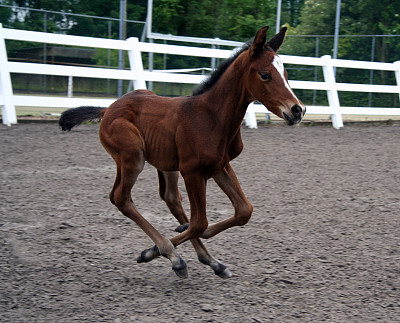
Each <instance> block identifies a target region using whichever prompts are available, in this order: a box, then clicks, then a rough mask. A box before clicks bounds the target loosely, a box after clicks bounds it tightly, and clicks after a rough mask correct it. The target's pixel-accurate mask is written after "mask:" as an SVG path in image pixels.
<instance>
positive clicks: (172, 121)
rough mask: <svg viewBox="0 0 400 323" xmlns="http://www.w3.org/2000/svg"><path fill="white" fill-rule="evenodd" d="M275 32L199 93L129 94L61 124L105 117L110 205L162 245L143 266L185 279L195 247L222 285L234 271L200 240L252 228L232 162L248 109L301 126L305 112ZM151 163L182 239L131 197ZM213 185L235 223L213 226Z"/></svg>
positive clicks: (262, 34)
mask: <svg viewBox="0 0 400 323" xmlns="http://www.w3.org/2000/svg"><path fill="white" fill-rule="evenodd" d="M267 30H268V27H264V28H261V29H260V30H258V32H257V34H256V36H255V38H254V41H253V42H252V43H251V44H247V45H245V46H244V47H243V48H242V49H241V50H240V51H238V52H237V53H236V54H235V55H234V56H233V57H231V58H230V59H228V60H226V61H224V62H223V63H222V64H221V66H220V67H219V68H218V69H217V70H216V71H215V72H213V73H212V74H211V76H210V77H209V78H208V79H207V80H206V81H205V82H204V83H203V84H201V85H200V86H199V87H198V88H196V89H195V91H194V93H193V95H192V96H187V97H177V98H166V97H160V96H157V95H155V94H154V93H152V92H150V91H147V90H137V91H133V92H130V93H128V94H126V95H124V96H123V97H122V98H120V99H119V100H117V101H115V102H114V103H113V104H112V105H111V106H110V107H109V108H107V109H105V108H98V107H79V108H76V109H71V110H67V111H66V112H64V113H63V114H62V116H61V118H60V126H61V127H62V129H63V130H71V128H73V127H74V126H76V125H78V124H80V123H81V122H83V121H87V120H92V119H95V118H102V122H101V126H100V133H99V136H100V141H101V143H102V145H103V146H104V148H105V149H106V150H107V152H108V153H109V154H110V155H111V157H112V158H113V159H114V161H115V163H116V166H117V175H116V179H115V183H114V186H113V188H112V190H111V192H110V200H111V202H112V203H113V204H114V205H116V207H117V208H118V209H119V210H120V211H121V212H122V213H123V214H124V215H126V216H127V217H129V218H130V219H132V220H133V221H134V222H135V223H136V224H137V225H138V226H139V227H140V228H141V229H142V230H143V231H144V232H145V233H146V234H147V235H148V236H149V237H150V238H151V239H152V240H153V242H154V243H155V246H154V247H152V248H149V249H146V250H144V251H143V252H142V253H141V254H140V256H139V257H138V258H137V261H138V262H148V261H151V260H152V259H154V258H156V257H158V256H160V255H162V256H165V257H167V258H168V259H169V260H170V261H171V263H172V269H173V270H174V271H175V273H176V274H177V275H178V276H179V277H187V266H186V263H185V261H184V260H183V259H182V257H181V256H180V255H179V254H178V253H177V251H176V249H175V247H176V246H178V245H180V244H181V243H183V242H185V241H187V240H190V241H191V243H192V244H193V246H194V248H195V250H196V252H197V255H198V258H199V260H200V261H201V262H202V263H204V264H206V265H208V266H210V267H211V268H212V269H213V270H214V272H215V273H216V274H217V275H219V276H220V277H222V278H227V277H231V275H232V274H231V272H230V271H229V269H228V268H227V267H226V266H225V265H223V264H222V263H221V262H219V261H218V260H216V259H215V258H213V257H212V256H211V255H210V253H209V252H208V251H207V249H206V248H205V247H204V245H203V243H202V241H201V240H200V238H204V239H208V238H210V237H213V236H215V235H216V234H218V233H219V232H221V231H223V230H226V229H228V228H230V227H233V226H241V225H244V224H246V223H247V222H248V221H249V219H250V216H251V214H252V211H253V207H252V205H251V204H250V202H249V201H248V200H247V198H246V196H245V195H244V193H243V191H242V189H241V187H240V185H239V182H238V180H237V178H236V175H235V172H234V171H233V169H232V167H231V165H230V161H231V160H232V159H234V158H236V157H237V156H238V155H239V154H240V153H241V151H242V149H243V143H242V139H241V133H240V127H241V123H242V120H243V117H244V115H245V113H246V109H247V106H248V105H249V104H250V103H251V102H252V101H255V100H258V101H260V102H261V103H262V104H264V105H265V106H266V107H268V109H269V110H270V111H271V112H273V113H274V114H276V115H277V116H279V117H281V118H283V119H284V120H285V121H286V123H287V124H288V125H294V124H297V123H299V122H300V121H301V119H302V118H303V116H304V114H305V111H306V109H305V107H304V105H303V104H302V103H301V102H300V100H299V99H298V98H297V97H296V95H295V94H294V93H293V91H292V89H291V88H290V87H289V84H288V80H287V74H286V71H285V69H284V67H283V64H282V61H281V59H280V58H279V56H278V55H277V54H276V52H277V50H278V49H279V47H280V46H281V44H282V42H283V40H284V37H285V33H286V28H282V29H281V31H280V32H279V33H278V34H276V35H275V36H274V37H273V38H272V39H271V40H270V41H268V42H266V35H267ZM145 161H147V162H148V163H150V164H151V165H153V166H154V167H155V168H157V170H158V177H159V193H160V196H161V198H162V199H163V200H164V201H165V202H166V204H167V206H168V208H169V210H170V211H171V213H172V214H173V215H174V217H175V218H176V219H177V220H178V221H179V223H180V226H179V227H178V228H177V231H178V232H179V234H177V235H176V236H174V237H173V238H172V239H167V238H166V237H164V236H163V235H161V234H160V233H159V232H158V231H157V230H156V229H155V228H154V227H153V226H152V225H151V224H150V223H149V222H148V221H147V220H146V219H145V218H144V217H143V216H142V215H141V214H140V213H139V211H138V210H137V208H136V206H135V204H134V202H133V200H132V198H131V190H132V187H133V185H134V184H135V182H136V179H137V177H138V175H139V174H140V172H141V171H142V169H143V167H144V163H145ZM179 173H180V174H181V175H182V177H183V179H184V183H185V186H186V190H187V194H188V197H189V201H190V212H191V215H190V220H189V219H188V217H187V216H186V214H185V211H184V209H183V207H182V203H181V201H182V196H181V193H180V191H179V189H178V177H179ZM210 178H213V179H214V180H215V182H216V183H217V184H218V186H219V187H220V188H221V189H222V191H223V192H224V193H225V194H226V195H227V196H228V197H229V199H230V200H231V202H232V205H233V207H234V209H235V213H234V215H233V216H231V217H229V218H227V219H225V220H223V221H220V222H217V223H215V224H212V225H208V221H207V216H206V184H207V180H208V179H210Z"/></svg>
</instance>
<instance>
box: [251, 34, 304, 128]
mask: <svg viewBox="0 0 400 323" xmlns="http://www.w3.org/2000/svg"><path fill="white" fill-rule="evenodd" d="M286 29H287V28H286V27H284V28H282V29H281V30H280V32H279V33H278V34H276V35H275V36H274V37H273V38H272V39H271V40H269V41H268V42H267V41H266V39H267V30H268V27H263V28H261V29H260V30H259V31H258V32H257V34H256V36H255V38H254V41H253V43H252V44H251V45H250V48H249V51H248V53H249V57H248V59H249V64H250V69H249V74H248V77H247V82H246V87H247V91H248V93H250V95H251V97H252V98H253V99H254V100H257V101H259V102H261V103H262V104H263V105H265V106H266V107H267V108H268V110H270V111H271V112H272V113H274V114H275V115H277V116H278V117H280V118H282V119H284V120H285V121H286V123H287V124H288V125H294V124H297V123H299V122H300V121H301V119H302V118H303V117H304V114H305V112H306V107H305V106H304V104H303V103H302V102H301V101H300V100H299V99H298V98H297V97H296V95H295V94H294V92H293V90H292V89H291V88H290V86H289V82H288V78H287V72H286V70H285V68H284V67H283V63H282V60H281V58H280V57H279V56H278V55H277V51H278V49H279V48H280V46H281V45H282V43H283V40H284V38H285V34H286Z"/></svg>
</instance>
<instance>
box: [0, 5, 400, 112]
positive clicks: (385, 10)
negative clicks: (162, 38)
mask: <svg viewBox="0 0 400 323" xmlns="http://www.w3.org/2000/svg"><path fill="white" fill-rule="evenodd" d="M2 4H5V5H15V6H19V7H25V8H32V9H45V10H53V11H61V12H64V13H65V14H56V13H47V14H46V15H44V13H43V12H41V11H40V10H38V11H28V10H25V9H19V10H18V9H12V8H10V7H1V6H0V22H1V23H2V24H3V26H5V27H9V28H18V29H26V30H38V31H43V28H44V26H46V30H47V32H60V33H66V34H74V35H83V36H93V37H105V38H118V25H119V23H118V21H117V20H114V21H112V22H108V21H107V20H102V19H94V18H86V17H78V16H70V15H67V14H66V13H78V14H83V15H91V16H99V17H111V18H115V19H118V18H119V6H120V1H107V0H90V1H88V0H2ZM276 8H277V0H219V1H215V0H154V2H153V23H152V30H153V32H157V33H163V34H173V35H180V36H193V37H205V38H216V37H218V38H221V39H229V40H237V41H247V40H249V39H251V38H252V37H253V36H254V33H255V31H256V30H257V29H258V28H260V27H262V26H265V25H269V26H271V28H270V35H269V36H272V35H273V34H274V32H275V22H276ZM146 14H147V0H135V1H133V0H128V1H127V19H128V20H132V21H142V22H144V21H145V20H146ZM335 14H336V0H284V1H283V2H282V14H281V23H282V25H283V24H284V25H286V26H287V27H288V28H289V30H288V37H287V39H286V42H285V44H284V46H283V47H282V49H281V54H289V55H301V56H322V55H327V54H328V55H331V54H332V48H333V36H332V35H333V34H334V27H335V26H334V25H335ZM143 28H144V24H139V23H127V37H130V36H135V37H141V35H142V32H143ZM399 34H400V1H392V0H342V5H341V20H340V35H341V37H340V40H339V51H338V56H339V58H344V59H357V60H367V61H369V60H372V59H373V60H374V61H382V62H393V61H396V60H400V41H399V39H400V37H380V36H378V37H372V36H369V37H365V36H363V37H346V36H347V35H399ZM305 35H311V36H307V37H306V36H305ZM316 35H322V36H318V37H317V36H316ZM16 46H17V45H16ZM203 46H204V45H203ZM116 57H117V55H116V54H115V53H113V54H112V60H111V62H112V64H116ZM197 60H199V62H200V64H201V65H202V64H208V61H207V60H202V59H201V58H199V59H196V58H193V59H192V58H190V59H188V58H182V57H178V56H174V57H172V56H171V57H170V56H168V58H167V60H166V59H165V57H162V55H159V56H157V57H156V58H155V64H156V65H155V66H154V68H156V69H157V68H161V69H162V68H164V67H165V66H166V65H167V67H168V68H184V67H194V65H193V64H195V63H197ZM97 62H98V63H101V64H103V65H106V62H105V53H104V52H99V53H98V55H97ZM195 65H196V67H197V66H199V65H198V64H195ZM294 67H295V66H293V67H291V66H288V69H289V77H290V78H291V79H303V80H304V79H309V80H322V79H321V78H322V71H320V70H318V69H314V68H309V67H308V68H307V67H304V68H300V69H299V68H298V66H296V69H294ZM354 71H355V70H351V71H349V70H347V71H346V70H341V69H338V71H337V78H338V80H339V81H341V82H353V83H357V82H360V83H370V82H373V83H374V84H395V79H394V75H392V74H394V73H389V72H386V73H385V72H375V73H373V74H372V75H371V73H370V72H369V71H364V72H363V71H358V70H357V72H356V73H355V72H354ZM304 94H305V95H306V96H307V100H314V101H315V100H316V98H317V97H318V96H316V94H315V92H314V93H311V92H310V93H308V94H307V93H306V91H305V93H304ZM343 95H344V96H343V99H344V100H346V95H345V94H343ZM323 96H324V97H325V96H326V95H325V93H323ZM364 96H367V95H364ZM374 98H375V99H374ZM374 98H373V100H372V101H374V100H375V101H377V102H381V101H382V100H386V101H387V102H385V105H386V106H392V105H393V104H394V105H398V96H395V95H393V96H392V95H385V94H381V95H375V94H374ZM307 100H306V101H307ZM357 100H359V102H357V103H353V104H352V105H356V104H360V105H366V104H367V103H368V104H372V105H374V102H371V97H370V98H369V99H368V98H364V97H362V96H361V97H360V98H359V99H357ZM365 100H367V101H368V100H369V102H367V103H366V101H365ZM314 103H315V102H314ZM375 105H376V104H375Z"/></svg>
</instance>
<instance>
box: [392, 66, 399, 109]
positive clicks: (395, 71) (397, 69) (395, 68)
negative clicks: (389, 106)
mask: <svg viewBox="0 0 400 323" xmlns="http://www.w3.org/2000/svg"><path fill="white" fill-rule="evenodd" d="M393 64H394V75H395V76H396V83H397V87H398V89H399V101H400V61H396V62H394V63H393Z"/></svg>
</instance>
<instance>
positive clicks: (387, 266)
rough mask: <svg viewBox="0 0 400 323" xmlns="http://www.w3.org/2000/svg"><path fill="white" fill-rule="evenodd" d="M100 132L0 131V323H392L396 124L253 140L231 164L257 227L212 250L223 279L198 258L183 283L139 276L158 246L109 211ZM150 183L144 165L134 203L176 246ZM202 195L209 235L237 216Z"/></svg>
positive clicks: (110, 175) (397, 224)
mask: <svg viewBox="0 0 400 323" xmlns="http://www.w3.org/2000/svg"><path fill="white" fill-rule="evenodd" d="M97 131H98V125H84V126H80V127H78V128H76V130H73V131H72V132H70V133H63V132H61V130H59V128H58V126H57V125H56V124H54V123H46V124H44V123H36V124H34V123H31V124H19V125H17V126H13V127H6V126H0V150H1V169H0V179H1V186H0V201H1V202H0V210H1V212H0V239H1V241H0V248H1V252H0V257H1V261H0V313H1V314H0V321H1V322H115V323H119V322H121V323H125V322H167V323H168V322H237V323H243V322H270V321H274V322H307V321H308V322H309V321H313V322H323V321H333V322H375V321H381V322H396V321H397V322H398V320H399V318H400V192H399V183H400V126H399V125H398V124H397V125H396V124H394V125H391V126H346V127H345V128H344V129H341V130H335V129H333V128H331V127H320V126H313V127H294V128H291V127H284V126H275V127H267V128H260V129H255V130H253V129H252V130H250V129H245V128H244V129H243V139H244V143H245V149H244V151H243V153H242V155H241V156H240V157H239V158H237V160H235V161H233V162H232V165H233V167H234V169H235V170H236V172H237V174H238V177H239V180H240V182H241V184H242V186H243V189H244V191H245V193H246V195H247V196H248V198H249V199H250V201H251V202H252V203H253V205H254V213H253V217H252V219H251V220H250V222H249V223H248V224H247V225H246V226H244V227H240V228H233V229H230V230H229V231H225V232H223V233H221V234H220V235H218V236H216V237H214V238H212V239H210V240H207V241H205V243H206V246H207V247H208V248H209V250H210V252H211V253H212V254H213V255H214V256H215V257H217V258H218V259H220V260H221V261H222V262H223V263H224V264H226V265H227V266H228V267H229V268H230V270H231V271H232V273H233V277H232V278H231V279H228V280H222V279H220V278H219V277H218V276H216V275H214V273H213V272H212V270H211V269H210V268H209V267H206V266H204V265H202V264H201V263H200V262H198V261H197V257H196V254H195V252H194V250H193V249H192V247H191V245H190V243H185V244H183V245H182V246H180V247H179V248H178V251H179V252H180V254H181V255H182V256H183V258H184V259H185V260H186V261H187V264H188V270H189V278H188V279H183V280H182V279H179V278H178V277H176V276H175V274H174V273H173V271H172V270H171V265H170V262H169V261H168V260H167V259H164V258H159V259H156V260H154V261H152V262H150V263H147V264H137V263H136V257H137V256H138V254H139V253H140V252H141V251H142V250H143V249H145V248H148V247H151V246H152V245H153V243H152V242H151V240H150V239H149V238H148V237H147V236H145V234H144V233H143V232H142V231H141V230H140V229H139V228H138V227H136V226H135V225H134V223H133V222H131V221H130V220H129V219H127V218H124V217H123V216H122V215H121V214H120V213H119V212H118V211H117V210H116V208H115V207H114V206H113V205H111V203H110V202H109V201H108V192H109V190H110V189H111V187H112V184H113V180H114V173H115V169H114V163H113V161H112V159H111V158H110V157H109V156H108V154H107V153H106V152H105V151H104V150H103V148H102V147H101V145H100V143H99V140H98V138H97ZM157 183H158V181H157V174H156V171H155V169H154V168H152V167H151V166H150V165H146V167H145V169H144V171H143V173H142V174H141V176H140V178H139V180H138V182H137V185H136V186H135V188H134V193H133V198H134V200H135V202H136V203H137V205H138V208H139V210H140V211H141V212H142V214H143V215H144V216H145V217H146V218H147V219H149V220H150V221H151V222H152V223H153V224H154V225H155V226H156V228H158V229H159V230H160V231H161V232H163V233H164V234H165V235H167V236H172V235H173V234H175V232H174V231H173V229H174V228H175V227H176V226H177V222H176V221H175V219H173V218H172V216H170V215H169V213H168V212H167V208H166V206H165V205H164V203H163V202H162V201H161V200H160V199H159V197H158V193H157V192H158V187H157ZM180 185H181V189H182V192H185V189H184V187H183V183H182V181H181V182H180ZM207 194H208V205H207V209H208V217H209V222H215V221H217V220H219V219H223V218H225V217H227V216H230V215H231V214H232V207H231V205H230V202H229V200H228V199H227V198H226V197H225V196H224V195H223V193H222V192H220V190H219V189H218V187H217V186H216V184H215V183H214V182H212V181H210V182H209V185H208V193H207ZM184 202H185V205H186V206H187V205H188V201H187V198H186V196H185V197H184Z"/></svg>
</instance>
